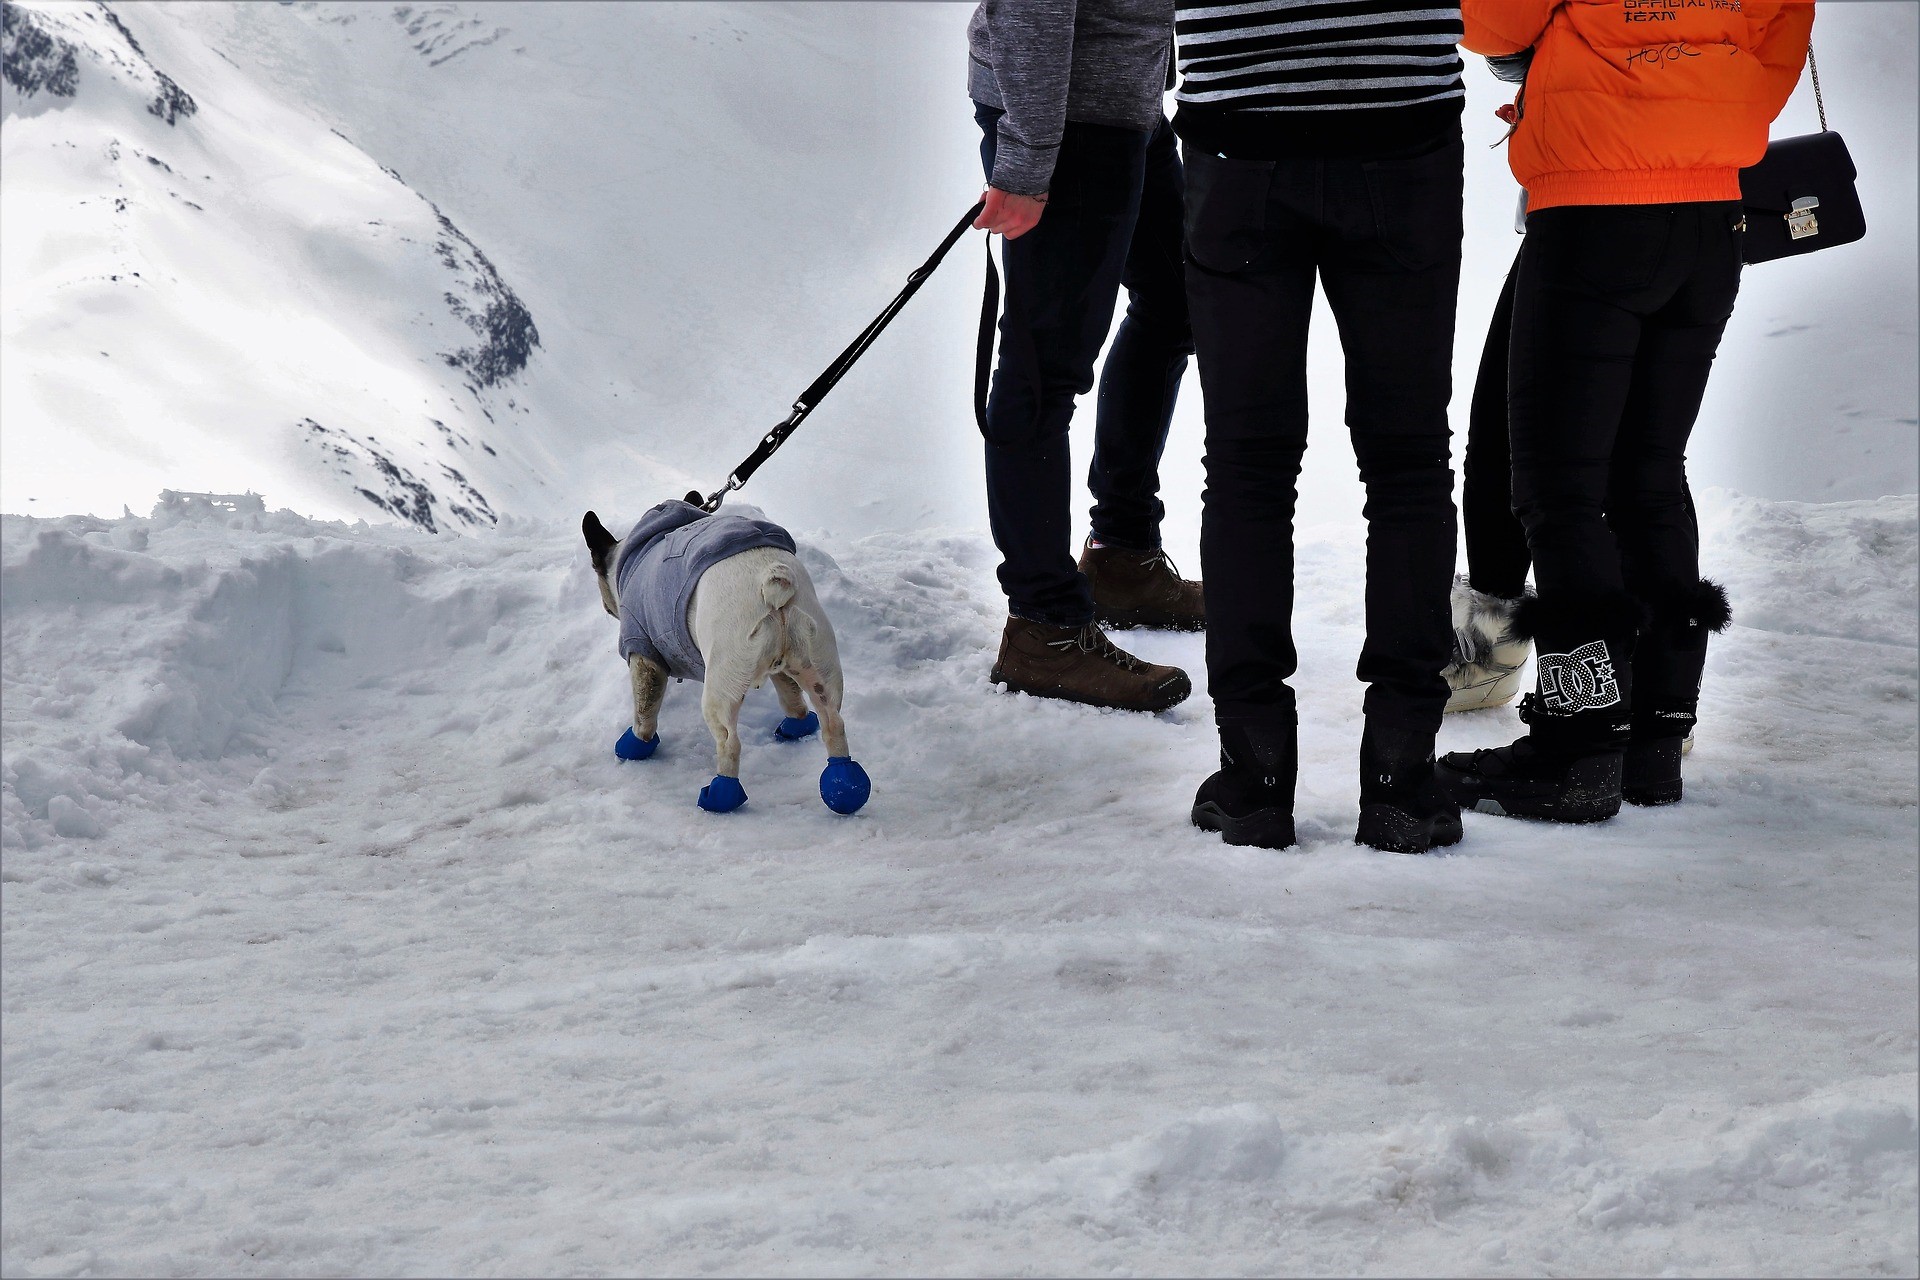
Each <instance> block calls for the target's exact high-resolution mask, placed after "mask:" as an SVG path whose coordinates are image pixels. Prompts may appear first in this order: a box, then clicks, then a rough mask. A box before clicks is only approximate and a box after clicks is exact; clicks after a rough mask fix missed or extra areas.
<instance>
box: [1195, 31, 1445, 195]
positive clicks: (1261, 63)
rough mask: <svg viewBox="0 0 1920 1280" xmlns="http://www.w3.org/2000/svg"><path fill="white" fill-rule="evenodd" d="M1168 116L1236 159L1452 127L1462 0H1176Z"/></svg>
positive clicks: (1376, 146) (1401, 142)
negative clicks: (1441, 0) (1172, 101)
mask: <svg viewBox="0 0 1920 1280" xmlns="http://www.w3.org/2000/svg"><path fill="white" fill-rule="evenodd" d="M1174 30H1175V32H1176V35H1177V38H1178V50H1179V61H1180V89H1179V92H1178V94H1177V95H1176V97H1177V98H1178V101H1179V110H1178V112H1177V113H1176V114H1175V116H1174V122H1173V123H1174V128H1175V129H1176V130H1178V131H1179V133H1180V136H1181V138H1182V139H1183V140H1184V141H1185V142H1186V143H1187V145H1189V146H1193V147H1200V148H1203V149H1205V150H1207V151H1212V152H1215V153H1218V154H1221V155H1228V156H1233V157H1235V158H1239V159H1249V160H1267V159H1275V158H1278V157H1280V156H1289V155H1339V154H1362V155H1365V154H1387V153H1391V152H1394V151H1398V150H1402V149H1404V148H1407V147H1410V146H1418V145H1420V144H1422V143H1424V142H1426V141H1429V140H1431V139H1434V138H1438V137H1440V136H1443V135H1444V134H1445V133H1447V132H1448V131H1450V130H1453V129H1457V128H1458V127H1459V119H1460V111H1461V107H1462V106H1463V105H1464V103H1465V100H1466V89H1465V87H1464V86H1463V85H1462V84H1461V80H1460V71H1461V64H1460V53H1459V50H1458V49H1457V47H1456V46H1457V45H1458V43H1459V40H1460V36H1461V23H1460V6H1459V5H1457V4H1409V3H1407V0H1242V2H1241V3H1237V4H1231V3H1230V4H1204V3H1196V2H1194V0H1179V3H1178V6H1177V9H1176V13H1175V19H1174Z"/></svg>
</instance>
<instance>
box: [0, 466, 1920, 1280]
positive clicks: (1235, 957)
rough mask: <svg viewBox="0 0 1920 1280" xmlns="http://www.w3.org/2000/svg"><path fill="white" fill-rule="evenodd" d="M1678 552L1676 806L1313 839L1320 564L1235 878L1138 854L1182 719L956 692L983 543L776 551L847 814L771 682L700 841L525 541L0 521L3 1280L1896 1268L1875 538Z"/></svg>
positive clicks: (1888, 892)
mask: <svg viewBox="0 0 1920 1280" xmlns="http://www.w3.org/2000/svg"><path fill="white" fill-rule="evenodd" d="M242 505H243V506H244V505H245V504H242ZM1701 511H1702V521H1703V525H1704V527H1705V528H1706V530H1707V532H1708V548H1707V552H1706V562H1707V563H1708V565H1709V566H1710V571H1711V572H1714V573H1716V574H1717V575H1719V576H1722V577H1724V578H1725V579H1726V580H1727V581H1728V583H1729V584H1730V586H1731V587H1732V590H1733V596H1734V601H1735V610H1736V624H1735V626H1734V628H1733V629H1732V631H1731V632H1730V633H1729V634H1728V635H1727V636H1726V637H1725V638H1724V639H1723V640H1722V642H1720V643H1719V644H1717V645H1716V647H1715V649H1714V651H1713V655H1712V662H1711V669H1710V672H1709V676H1708V686H1707V699H1706V707H1705V710H1704V712H1703V721H1702V730H1701V742H1700V746H1699V749H1698V750H1697V751H1696V752H1695V754H1694V755H1693V756H1692V757H1691V758H1690V761H1689V764H1688V798H1687V801H1686V803H1684V804H1682V805H1680V806H1677V807H1675V808H1673V809H1665V810H1652V811H1641V810H1629V811H1628V812H1626V813H1623V814H1622V815H1621V816H1620V817H1619V818H1618V819H1616V820H1615V821H1614V822H1611V823H1609V824H1606V825H1605V826H1603V827H1600V828H1595V829H1592V830H1581V831H1575V832H1569V831H1564V830H1559V829H1555V828H1550V827H1544V826H1537V825H1533V824H1525V823H1514V822H1503V821H1500V820H1498V819H1491V818H1484V817H1481V816H1480V815H1469V816H1468V818H1467V822H1468V827H1467V837H1466V840H1465V841H1464V843H1463V844H1462V845H1461V846H1460V847H1459V850H1458V851H1457V853H1456V854H1455V855H1454V856H1448V857H1430V858H1404V857H1392V856H1389V855H1379V854H1373V853H1370V852H1367V851H1364V850H1358V849H1355V848H1354V847H1353V846H1352V845H1351V844H1350V843H1349V840H1350V836H1351V832H1352V827H1353V821H1354V816H1355V800H1354V793H1353V782H1352V767H1353V765H1352V761H1353V757H1354V752H1355V750H1356V749H1357V739H1358V721H1357V718H1358V714H1359V696H1358V695H1359V691H1358V687H1357V686H1355V685H1354V684H1353V682H1352V680H1351V676H1350V672H1351V668H1352V662H1353V655H1354V653H1355V652H1356V651H1357V648H1358V643H1359V612H1358V602H1357V601H1356V600H1354V599H1353V598H1352V596H1351V585H1350V584H1351V583H1352V582H1353V581H1354V580H1355V578H1356V576H1357V573H1358V567H1359V564H1358V555H1359V552H1358V549H1357V548H1355V547H1352V546H1350V545H1348V544H1347V543H1346V542H1345V541H1332V542H1315V543H1310V544H1308V545H1306V546H1304V547H1303V548H1302V553H1301V557H1300V564H1301V569H1300V601H1301V603H1300V617H1301V642H1300V648H1301V652H1302V672H1303V680H1302V720H1303V729H1302V735H1303V746H1304V753H1305V761H1304V764H1303V770H1302V784H1301V807H1300V827H1301V831H1302V834H1303V839H1304V840H1305V847H1304V848H1303V850H1302V851H1301V852H1300V853H1299V854H1272V853H1265V852H1260V851H1249V850H1234V849H1228V848H1226V847H1224V846H1222V845H1220V844H1219V843H1217V841H1214V840H1211V839H1208V838H1205V837H1203V836H1201V835H1199V834H1197V833H1195V832H1193V831H1192V830H1191V829H1190V828H1189V827H1188V826H1187V825H1186V822H1185V812H1186V806H1187V803H1188V801H1189V799H1190V796H1191V789H1192V787H1193V785H1194V784H1195V783H1196V782H1197V781H1198V779H1199V778H1200V777H1201V776H1203V775H1204V773H1205V772H1206V771H1207V770H1208V769H1209V768H1210V767H1211V764H1210V756H1211V753H1212V750H1213V741H1212V735H1211V731H1210V714H1209V710H1208V707H1207V704H1206V700H1205V698H1204V688H1203V689H1202V696H1197V697H1196V698H1195V699H1193V700H1192V701H1190V702H1189V703H1188V704H1187V705H1185V706H1182V707H1180V708H1177V709H1176V710H1175V711H1173V712H1171V713H1169V714H1167V715H1165V716H1161V717H1146V716H1127V715H1119V714H1105V713H1100V712H1096V711H1091V710H1088V709H1085V708H1078V707H1070V706H1064V705H1050V704H1044V703H1039V702H1035V701H1033V700H1030V699H1025V698H1018V697H1006V696H1000V695H997V694H995V693H994V692H993V691H991V690H990V689H989V688H988V686H987V684H986V674H987V670H988V668H989V666H990V665H991V661H992V647H993V644H994V642H995V639H996V633H997V627H998V622H999V613H998V596H997V593H996V591H995V588H994V586H993V583H992V578H991V565H992V559H993V558H992V555H991V552H990V548H989V547H988V546H987V545H986V544H985V542H984V540H983V539H981V538H980V537H978V536H977V535H972V534H959V533H941V532H937V531H936V532H929V533H916V534H905V533H902V534H891V535H885V536H877V537H873V538H867V539H863V540H859V541H852V542H848V541H844V540H836V539H833V538H831V537H823V536H820V535H803V538H802V541H803V544H804V555H805V556H806V559H807V563H808V565H809V568H810V570H811V571H812V572H813V574H814V576H815V577H816V580H817V581H818V583H819V585H820V588H821V591H822V595H823V598H824V599H825V600H826V602H827V604H828V606H829V608H830V609H831V611H832V613H833V616H834V618H835V620H836V625H837V627H838V629H839V632H840V638H841V647H842V652H843V655H844V656H845V658H846V663H847V668H848V672H849V700H848V722H849V729H850V733H851V735H852V741H853V746H854V750H855V753H856V754H857V755H858V756H859V757H860V758H861V759H862V760H863V761H864V762H865V763H866V764H867V766H868V768H869V770H870V771H871V772H872V774H873V777H874V782H875V792H874V799H873V801H872V803H871V804H870V805H869V806H868V807H867V809H865V810H863V811H862V812H861V813H860V814H859V815H857V816H855V817H852V818H839V817H836V816H834V815H832V814H830V813H828V812H827V811H826V810H825V809H824V808H822V807H821V805H820V804H819V801H818V798H817V795H816V794H815V792H814V786H813V782H814V778H815V776H816V774H817V773H818V770H819V766H820V752H819V748H818V744H817V743H806V744H777V743H775V742H774V741H772V728H773V725H774V724H775V723H776V722H777V720H778V719H779V716H780V712H779V710H778V708H777V706H776V704H775V703H774V700H773V698H772V697H771V695H770V693H765V692H763V693H761V694H756V695H755V696H754V698H752V699H750V700H749V704H748V709H747V713H746V716H745V717H744V723H745V725H746V726H747V729H748V733H749V746H748V750H747V752H746V754H745V757H744V760H743V776H744V779H745V782H746V785H747V789H748V791H749V793H750V794H751V796H752V799H751V800H750V801H749V803H748V805H747V807H746V808H745V809H744V810H742V811H741V812H739V813H737V814H733V815H729V816H726V817H715V816H713V815H708V814H705V813H702V812H700V811H698V810H697V809H696V808H695V807H694V805H693V799H694V795H695V794H696V792H697V791H698V788H699V786H700V785H701V783H702V782H704V781H705V780H706V777H707V776H708V774H709V773H710V771H711V754H710V751H711V748H710V744H709V740H708V738H707V736H706V733H705V730H704V728H703V727H702V726H701V725H700V723H699V714H698V707H697V701H698V699H697V697H696V696H695V690H694V688H693V687H692V686H675V687H673V688H672V689H670V690H669V694H668V699H667V705H666V710H665V714H664V717H663V721H662V738H663V746H662V749H661V751H660V753H659V755H658V756H656V757H655V758H654V759H652V760H650V761H647V762H646V763H645V764H638V765H636V764H624V765H623V764H621V763H620V762H618V761H616V760H615V759H614V758H613V755H612V750H611V748H612V744H613V741H614V739H615V737H617V736H618V734H619V733H620V731H621V728H622V726H623V723H624V720H625V717H626V714H627V691H626V687H625V679H624V674H623V671H622V669H621V665H620V663H619V662H618V660H617V658H616V657H615V656H614V638H615V633H614V627H613V624H612V623H611V621H610V620H609V619H607V618H606V617H605V615H604V614H603V613H602V612H601V611H600V609H599V607H598V603H597V598H596V594H595V591H594V588H593V585H592V580H591V575H590V572H589V570H588V568H587V565H586V562H585V555H584V548H583V547H582V546H581V545H580V544H579V541H578V534H577V532H575V531H574V530H573V529H572V528H570V527H568V526H564V525H556V524H547V523H540V522H527V521H514V520H506V521H503V522H502V525H501V526H500V527H499V528H498V529H496V530H493V531H490V532H488V533H486V534H484V535H476V536H471V537H464V538H458V539H447V538H434V537H429V536H426V535H424V534H421V533H418V532H417V531H414V530H410V529H407V528H404V527H400V526H369V525H366V524H353V525H348V524H341V523H329V522H324V521H317V520H311V519H306V518H303V517H299V516H295V515H292V514H290V513H287V512H284V511H282V512H272V513H269V512H267V511H266V510H264V508H262V509H258V510H245V509H243V510H238V511H235V510H227V509H222V508H220V507H218V506H216V505H214V504H212V503H209V502H207V501H204V500H201V499H195V498H190V497H178V498H175V499H173V500H171V501H169V502H168V503H165V504H163V505H162V506H161V507H160V508H158V509H156V510H155V512H154V513H153V515H152V516H151V517H148V518H135V517H131V516H129V517H126V518H122V519H118V520H100V519H94V518H91V517H67V518H63V519H56V520H37V519H29V518H23V517H6V518H5V519H4V525H3V526H0V619H3V625H4V637H3V638H4V644H5V652H6V663H5V667H4V671H3V672H0V675H3V676H4V682H5V683H4V689H0V693H3V694H4V697H3V698H0V711H3V712H4V733H5V757H4V766H3V768H0V836H4V841H5V849H6V853H5V860H4V868H3V869H0V881H4V883H3V884H0V906H3V908H4V917H3V922H4V943H5V949H6V957H7V963H6V966H5V970H4V975H0V981H3V982H4V1002H5V1004H4V1007H5V1011H6V1023H7V1057H6V1060H5V1072H4V1090H5V1102H6V1111H7V1127H6V1132H5V1148H4V1152H5V1162H6V1172H7V1176H6V1179H5V1181H4V1190H3V1192H0V1194H4V1209H5V1213H4V1227H3V1228H0V1231H3V1233H4V1234H3V1235H0V1264H3V1265H4V1269H5V1270H6V1272H7V1273H8V1274H10V1275H53V1274H156V1275H161V1274H206V1273H209V1272H219V1273H226V1274H285V1273H303V1274H313V1273H322V1272H336V1273H338V1272H354V1273H361V1274H367V1273H386V1274H394V1273H408V1272H416V1273H418V1272H435V1273H455V1272H457V1273H473V1274H527V1273H552V1272H557V1271H568V1272H630V1271H636V1270H643V1271H661V1272H689V1271H694V1270H720V1271H728V1272H735V1273H739V1272H757V1273H775V1272H777V1273H848V1272H866V1273H871V1272H893V1273H898V1272H903V1271H904V1272H915V1273H978V1272H983V1271H1022V1270H1033V1271H1042V1272H1054V1273H1060V1272H1073V1273H1092V1272H1115V1273H1123V1272H1162V1273H1166V1272H1184V1273H1201V1272H1222V1273H1224V1272H1246V1271H1256V1272H1264V1273H1326V1272H1367V1273H1373V1274H1395V1273H1407V1272H1413V1271H1422V1272H1435V1271H1438V1272H1456V1273H1479V1274H1537V1273H1541V1272H1554V1273H1565V1274H1619V1273H1638V1274H1653V1273H1662V1272H1666V1273H1674V1274H1728V1273H1734V1272H1738V1273H1743V1274H1782V1275H1786V1274H1878V1273H1888V1272H1893V1273H1898V1272H1902V1271H1909V1272H1910V1271H1911V1270H1912V1269H1913V1267H1914V1265H1915V1262H1916V1249H1917V1248H1920V1235H1917V1232H1920V1227H1917V1225H1916V1212H1915V1203H1916V1195H1920V1189H1917V1188H1916V1168H1917V1167H1920V1156H1917V1151H1916V1147H1917V1144H1920V1139H1916V1134H1915V1115H1916V1105H1915V1096H1914V1094H1915V1088H1916V1076H1915V1067H1916V1054H1917V1053H1920V1031H1917V1029H1916V1014H1915V1009H1916V995H1917V994H1920V993H1917V992H1916V980H1915V970H1914V957H1913V937H1914V933H1915V928H1916V924H1917V923H1920V922H1917V921H1916V886H1915V856H1914V854H1915V841H1914V818H1915V799H1916V797H1915V790H1916V785H1915V782H1916V780H1915V778H1914V775H1913V769H1912V762H1913V759H1914V752H1915V743H1916V723H1915V703H1914V696H1913V690H1914V686H1915V678H1916V661H1915V652H1914V647H1915V623H1914V617H1915V614H1916V598H1915V572H1914V566H1915V556H1916V545H1917V541H1920V540H1917V538H1916V504H1915V501H1914V500H1913V499H1912V498H1903V499H1883V500H1880V501H1877V502H1862V503H1850V504H1833V505H1828V506H1804V505H1796V504H1781V503H1765V502H1758V501H1754V500H1751V499H1745V498H1740V497H1737V496H1734V495H1728V494H1721V493H1708V494H1703V495H1702V498H1701ZM609 514H610V515H611V514H613V513H609ZM625 514H626V515H628V516H631V515H633V514H635V512H627V513H625ZM776 514H777V513H776ZM1134 643H1135V644H1136V647H1137V648H1138V649H1139V650H1140V651H1142V652H1144V653H1146V654H1147V655H1148V656H1150V657H1153V658H1155V659H1161V660H1170V661H1178V662H1182V663H1184V664H1186V665H1187V666H1188V667H1189V669H1190V670H1192V671H1193V672H1194V674H1195V675H1196V677H1197V678H1198V677H1201V676H1203V674H1204V673H1203V668H1202V666H1201V641H1200V639H1199V638H1198V637H1194V636H1172V635H1147V634H1141V635H1138V636H1136V637H1134ZM1514 728H1515V724H1514V720H1513V716H1512V714H1511V713H1510V712H1506V711H1501V712H1489V713H1480V714H1476V715H1473V716H1468V717H1461V718H1457V719H1456V720H1455V721H1454V722H1450V724H1449V726H1448V729H1447V741H1446V744H1445V745H1447V746H1464V745H1469V744H1474V743H1487V742H1493V741H1497V740H1503V739H1504V738H1505V737H1506V736H1508V735H1510V734H1511V733H1512V732H1513V730H1514Z"/></svg>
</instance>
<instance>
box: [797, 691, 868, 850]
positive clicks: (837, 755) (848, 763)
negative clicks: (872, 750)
mask: <svg viewBox="0 0 1920 1280" xmlns="http://www.w3.org/2000/svg"><path fill="white" fill-rule="evenodd" d="M801 678H802V679H803V680H804V681H805V682H806V684H805V688H806V691H807V696H808V697H809V698H811V699H812V700H813V705H814V709H815V710H817V711H818V712H819V713H820V733H821V736H822V737H823V738H825V739H826V743H827V767H826V768H825V769H822V770H821V771H820V798H821V799H822V800H824V801H825V802H826V805H827V808H829V809H831V810H833V811H834V812H835V813H852V812H854V811H855V810H856V809H858V808H859V807H860V806H861V805H863V804H865V803H866V802H867V797H868V796H869V795H871V794H872V793H873V783H872V781H871V780H870V779H869V778H868V777H867V771H866V770H865V769H862V768H861V767H860V765H859V762H858V761H856V760H855V759H854V758H853V755H852V753H851V752H849V751H848V750H847V722H846V721H845V720H844V719H842V718H841V715H840V700H841V698H842V697H843V696H844V694H845V691H846V690H845V685H844V683H843V682H842V680H841V678H840V666H839V664H838V663H837V662H835V663H832V664H831V665H829V664H825V663H822V664H820V665H817V666H814V667H811V668H809V669H808V670H807V671H805V672H802V673H801Z"/></svg>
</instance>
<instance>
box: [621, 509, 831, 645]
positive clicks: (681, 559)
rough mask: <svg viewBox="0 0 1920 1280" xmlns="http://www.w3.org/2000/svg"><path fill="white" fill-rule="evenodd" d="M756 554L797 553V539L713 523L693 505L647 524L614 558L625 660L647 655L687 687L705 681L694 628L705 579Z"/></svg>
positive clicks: (763, 528)
mask: <svg viewBox="0 0 1920 1280" xmlns="http://www.w3.org/2000/svg"><path fill="white" fill-rule="evenodd" d="M755 547H778V548H779V549H780V550H782V551H785V552H789V553H791V552H792V551H793V549H794V547H793V537H792V535H790V534H789V533H788V532H787V531H786V530H785V529H782V528H781V527H780V526H779V525H777V524H774V523H772V522H771V521H767V520H756V519H754V518H753V517H751V516H740V515H731V514H729V513H727V512H724V511H723V512H719V513H717V514H715V515H708V514H706V513H705V512H703V511H701V510H700V508H698V507H696V506H694V505H692V504H691V503H687V502H680V501H668V502H663V503H661V504H660V505H659V506H657V507H655V508H654V509H653V510H651V511H649V512H647V514H645V515H644V516H641V517H640V523H638V524H636V525H634V526H633V531H632V532H631V533H629V534H627V536H626V537H625V538H622V539H621V540H620V546H619V549H618V550H617V551H615V552H614V561H613V568H612V578H613V594H614V597H615V599H617V600H618V601H619V602H620V656H621V657H622V658H630V657H632V656H633V655H634V654H636V653H637V654H639V655H640V656H641V657H643V658H645V659H647V660H648V661H649V662H652V663H655V664H656V665H658V666H662V667H665V668H666V669H667V673H668V674H669V675H673V676H678V677H680V678H681V679H684V680H705V679H706V677H707V664H706V662H705V661H703V660H702V659H701V657H700V647H699V646H698V645H696V644H694V642H693V632H692V630H691V629H690V628H689V627H688V626H687V605H688V604H689V603H691V602H692V600H693V589H694V588H695V587H696V586H698V585H699V583H700V575H701V574H703V573H705V572H706V571H707V570H708V569H710V568H712V567H713V566H714V565H715V564H718V563H719V562H720V561H722V560H725V559H726V558H727V557H728V556H737V555H739V554H740V553H741V552H742V551H751V550H753V549H754V548H755Z"/></svg>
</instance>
